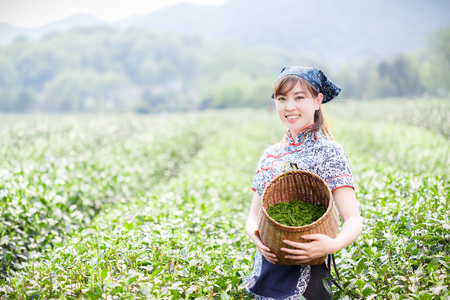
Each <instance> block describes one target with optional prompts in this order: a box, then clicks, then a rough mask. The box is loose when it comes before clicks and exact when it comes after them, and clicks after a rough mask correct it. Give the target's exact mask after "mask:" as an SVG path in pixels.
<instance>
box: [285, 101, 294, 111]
mask: <svg viewBox="0 0 450 300" xmlns="http://www.w3.org/2000/svg"><path fill="white" fill-rule="evenodd" d="M294 109H295V101H293V100H292V99H288V100H287V103H286V110H294Z"/></svg>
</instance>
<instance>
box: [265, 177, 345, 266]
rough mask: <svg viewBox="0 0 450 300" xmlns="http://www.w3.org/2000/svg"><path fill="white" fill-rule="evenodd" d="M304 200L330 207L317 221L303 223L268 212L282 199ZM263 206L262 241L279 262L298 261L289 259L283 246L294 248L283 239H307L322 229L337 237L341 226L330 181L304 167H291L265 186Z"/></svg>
mask: <svg viewBox="0 0 450 300" xmlns="http://www.w3.org/2000/svg"><path fill="white" fill-rule="evenodd" d="M293 200H301V201H304V202H309V203H315V204H319V205H321V206H323V207H325V208H326V212H325V213H324V215H323V216H322V217H321V218H319V219H318V220H317V221H316V222H314V223H311V224H308V225H305V226H300V227H290V226H285V225H283V224H280V223H278V222H277V221H275V220H274V219H272V218H271V217H270V216H269V215H268V214H267V209H268V208H269V206H271V205H273V204H277V203H279V202H286V201H293ZM261 202H262V205H261V206H262V207H261V210H260V212H259V216H258V230H259V233H260V236H261V240H262V242H263V243H264V244H265V245H266V246H267V247H269V248H270V250H271V251H272V252H273V253H275V254H276V256H277V258H278V262H277V264H278V265H293V264H296V262H295V261H294V260H292V259H286V258H285V257H284V256H285V255H286V254H287V253H286V252H283V251H281V250H280V249H281V248H283V247H284V248H293V247H290V246H288V245H287V244H285V243H284V242H283V240H291V241H294V242H300V243H304V242H306V241H305V240H303V239H302V238H301V236H302V235H304V234H313V233H322V234H325V235H328V236H329V237H331V238H335V237H336V235H337V233H338V230H339V217H338V214H337V210H336V208H335V205H334V203H333V199H332V196H331V191H330V188H329V187H328V185H327V184H326V183H325V181H323V179H322V178H320V177H319V176H317V175H315V174H312V173H309V172H306V171H300V170H292V171H287V172H285V173H282V174H280V175H279V176H277V177H276V178H274V179H273V180H272V181H271V182H270V183H269V184H268V185H267V186H266V188H265V189H264V192H263V195H262V199H261ZM325 258H326V256H323V257H320V258H317V259H314V260H312V261H309V262H307V263H304V264H305V265H320V264H322V263H323V262H324V261H325Z"/></svg>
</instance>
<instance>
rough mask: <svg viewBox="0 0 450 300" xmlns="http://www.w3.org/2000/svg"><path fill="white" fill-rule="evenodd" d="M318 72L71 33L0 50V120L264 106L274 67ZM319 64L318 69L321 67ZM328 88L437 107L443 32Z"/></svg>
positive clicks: (156, 35)
mask: <svg viewBox="0 0 450 300" xmlns="http://www.w3.org/2000/svg"><path fill="white" fill-rule="evenodd" d="M292 64H302V65H315V66H319V67H321V68H323V69H327V66H326V65H321V63H320V62H317V61H314V59H312V58H304V57H300V56H298V55H297V56H296V55H295V54H292V53H288V52H282V51H279V50H273V49H266V48H259V49H249V48H243V47H242V46H239V45H237V44H236V43H234V42H231V41H212V40H208V39H206V38H203V37H201V36H198V35H189V36H185V35H177V34H173V33H167V32H155V31H152V30H149V29H128V30H117V29H109V28H90V29H77V30H72V31H69V32H66V33H62V34H50V35H47V36H46V37H44V38H43V39H41V40H40V41H38V42H32V41H28V40H25V39H18V40H16V41H15V42H13V43H12V44H10V45H8V46H6V47H4V48H2V49H0V111H3V112H33V111H48V112H73V111H76V112H81V111H83V112H85V111H86V112H126V111H134V112H138V113H152V112H160V111H187V110H198V109H207V108H227V107H239V106H247V107H261V106H265V105H267V104H268V103H269V99H270V95H271V93H272V88H273V82H274V79H275V78H276V76H277V74H278V72H279V71H280V69H281V67H282V66H285V65H292ZM322 64H323V63H322ZM333 79H335V81H336V82H337V83H338V84H339V85H340V86H342V87H343V93H342V96H343V97H348V98H356V99H369V98H383V97H405V96H417V95H423V94H425V93H427V94H430V95H437V96H441V97H446V96H447V95H448V93H449V90H450V86H449V84H448V83H449V82H450V28H444V29H441V30H439V31H437V32H435V33H434V34H433V36H432V37H431V38H430V44H429V47H428V48H427V49H424V50H422V51H420V52H416V53H406V54H401V55H398V56H397V57H395V58H392V59H389V60H384V61H381V62H374V61H370V60H367V61H362V62H356V61H355V62H351V63H349V64H348V65H347V66H345V67H342V68H340V69H339V70H338V71H337V73H336V76H333Z"/></svg>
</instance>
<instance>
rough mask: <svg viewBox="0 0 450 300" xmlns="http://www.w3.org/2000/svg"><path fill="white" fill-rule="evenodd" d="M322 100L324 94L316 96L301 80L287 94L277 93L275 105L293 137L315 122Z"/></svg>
mask: <svg viewBox="0 0 450 300" xmlns="http://www.w3.org/2000/svg"><path fill="white" fill-rule="evenodd" d="M322 100H323V95H322V94H319V95H318V96H317V98H314V97H313V96H312V95H311V94H310V93H309V92H308V91H307V90H306V89H304V88H303V87H302V85H301V84H300V82H297V84H296V85H294V86H293V87H292V89H290V90H289V91H288V92H287V93H285V95H276V97H275V106H276V109H277V112H278V117H280V120H281V122H283V123H284V124H285V125H286V127H287V128H288V129H289V131H290V132H291V135H292V137H295V136H296V135H297V134H298V133H299V132H300V131H302V130H303V129H305V128H306V127H309V126H311V125H312V124H314V113H315V111H316V110H318V109H319V107H320V104H321V103H322Z"/></svg>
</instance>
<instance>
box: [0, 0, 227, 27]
mask: <svg viewBox="0 0 450 300" xmlns="http://www.w3.org/2000/svg"><path fill="white" fill-rule="evenodd" d="M226 1H227V0H0V23H7V24H10V25H14V26H17V27H24V28H35V27H40V26H42V25H45V24H47V23H50V22H53V21H57V20H61V19H64V18H67V17H69V16H71V15H73V14H77V13H85V14H90V15H93V16H95V17H97V18H99V19H101V20H103V21H105V22H114V21H117V20H120V19H123V18H126V17H128V16H130V15H133V14H134V15H139V16H145V15H148V14H150V13H151V12H153V11H155V10H158V9H160V8H163V7H167V6H172V5H174V4H178V3H181V2H190V3H196V4H199V5H219V4H222V3H224V2H226Z"/></svg>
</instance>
